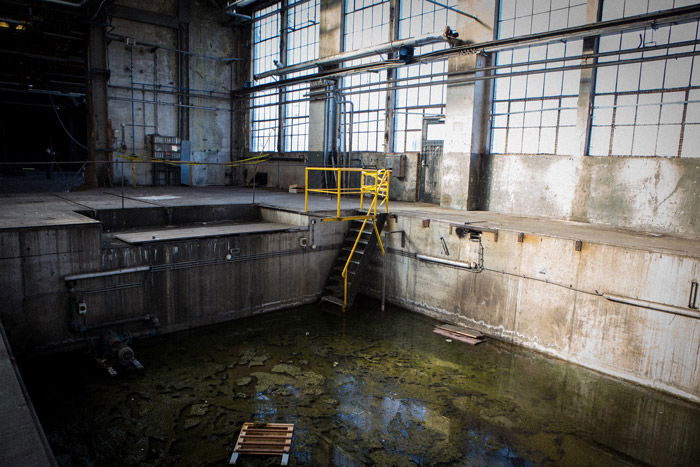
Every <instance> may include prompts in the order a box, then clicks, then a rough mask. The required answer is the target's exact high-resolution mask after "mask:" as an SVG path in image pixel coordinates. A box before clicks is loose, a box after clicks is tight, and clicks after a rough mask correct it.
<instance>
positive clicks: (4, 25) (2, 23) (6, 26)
mask: <svg viewBox="0 0 700 467" xmlns="http://www.w3.org/2000/svg"><path fill="white" fill-rule="evenodd" d="M0 28H3V29H9V28H10V23H8V22H7V21H0Z"/></svg>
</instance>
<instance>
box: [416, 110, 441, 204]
mask: <svg viewBox="0 0 700 467" xmlns="http://www.w3.org/2000/svg"><path fill="white" fill-rule="evenodd" d="M444 128H445V119H444V118H440V117H426V118H424V119H423V136H422V143H421V152H420V164H419V177H418V200H419V201H422V202H424V203H433V204H440V165H441V162H442V148H443V145H444V140H445V138H444V136H443V135H444Z"/></svg>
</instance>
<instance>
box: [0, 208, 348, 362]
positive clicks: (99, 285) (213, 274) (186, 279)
mask: <svg viewBox="0 0 700 467" xmlns="http://www.w3.org/2000/svg"><path fill="white" fill-rule="evenodd" d="M261 219H262V220H264V221H268V222H282V223H287V224H290V225H291V226H296V227H297V228H298V229H299V230H298V231H290V232H277V233H262V234H251V235H237V236H223V237H217V238H207V239H195V240H189V241H188V240H183V241H173V242H163V243H157V244H144V245H128V244H124V243H121V242H113V241H110V240H109V239H108V238H107V237H105V238H103V237H102V231H101V228H100V225H99V224H94V225H90V226H81V227H61V226H55V227H47V228H42V229H25V230H15V231H0V303H3V307H2V309H1V310H0V319H2V322H3V324H4V325H5V329H6V331H7V333H8V336H9V338H10V341H11V342H12V345H13V348H14V349H15V351H16V352H18V353H26V352H35V351H38V350H41V349H45V348H53V347H62V346H65V345H68V344H71V343H80V338H81V335H80V334H79V333H76V332H75V331H74V330H73V329H72V328H71V323H72V322H73V321H74V320H75V319H76V317H77V316H76V314H75V310H74V309H73V308H71V295H70V294H69V286H72V287H74V288H75V289H78V291H76V292H75V294H74V297H76V298H81V299H83V300H84V301H85V302H86V304H87V307H88V313H87V315H86V319H87V325H88V327H91V326H99V325H102V324H105V323H109V322H112V321H115V320H123V319H129V318H137V317H140V316H144V315H146V314H150V315H152V316H155V317H157V318H158V320H159V321H160V329H159V332H171V331H176V330H180V329H185V328H190V327H195V326H202V325H206V324H211V323H215V322H220V321H224V320H230V319H235V318H240V317H244V316H248V315H251V314H254V313H260V312H263V311H269V310H275V309H280V308H285V307H290V306H294V305H299V304H302V303H307V302H311V301H315V300H316V299H318V298H319V296H320V294H321V291H322V287H323V283H324V282H325V279H326V277H327V275H328V271H329V269H330V267H331V263H332V261H333V260H334V259H335V256H336V255H337V249H338V247H339V245H340V244H341V243H342V239H343V237H344V230H345V229H346V228H347V226H346V225H344V224H341V223H332V222H323V223H321V222H318V223H310V222H309V218H308V217H307V216H303V215H300V214H297V213H294V212H288V211H276V210H271V209H261ZM301 238H307V239H309V246H307V247H304V246H302V244H301V243H300V239H301ZM103 242H104V243H103ZM231 250H233V254H232V256H231V257H230V259H229V260H227V259H226V256H227V254H229V253H230V252H231ZM260 255H263V256H262V257H261V256H260ZM135 266H151V268H152V269H151V271H149V272H134V273H129V274H122V275H118V276H110V277H103V278H94V279H84V280H79V281H76V282H75V283H72V284H70V285H69V284H67V283H66V282H65V280H64V277H65V276H67V275H71V274H80V273H89V272H97V271H105V270H113V269H120V268H129V267H135ZM105 289H111V290H105ZM114 328H115V330H120V331H123V330H129V331H131V332H133V333H134V334H136V335H138V334H144V333H149V332H151V331H152V329H153V326H152V325H151V322H150V321H141V322H135V323H131V324H128V325H117V326H114ZM103 329H107V328H103ZM99 332H100V330H96V331H91V332H89V335H95V333H98V335H99Z"/></svg>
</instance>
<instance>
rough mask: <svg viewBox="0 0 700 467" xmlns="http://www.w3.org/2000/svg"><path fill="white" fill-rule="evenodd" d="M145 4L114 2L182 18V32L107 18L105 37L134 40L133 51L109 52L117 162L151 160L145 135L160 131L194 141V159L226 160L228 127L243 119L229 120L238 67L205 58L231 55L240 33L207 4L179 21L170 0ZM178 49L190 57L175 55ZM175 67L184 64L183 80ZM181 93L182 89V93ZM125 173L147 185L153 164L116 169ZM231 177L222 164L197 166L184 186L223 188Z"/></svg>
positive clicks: (117, 48) (117, 45)
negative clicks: (134, 159)
mask: <svg viewBox="0 0 700 467" xmlns="http://www.w3.org/2000/svg"><path fill="white" fill-rule="evenodd" d="M142 3H144V2H140V3H139V2H133V1H127V0H120V1H117V2H116V5H117V6H119V7H122V8H127V10H126V11H136V12H138V11H139V9H144V10H148V11H151V12H154V13H156V14H159V15H164V16H165V17H168V18H171V19H172V20H173V21H174V22H175V23H177V22H178V21H181V22H182V24H184V25H185V27H186V28H187V32H186V33H185V34H183V32H182V31H179V30H178V29H177V28H174V27H171V26H164V25H159V24H149V21H150V22H152V21H153V20H152V19H150V18H149V17H147V16H145V15H138V14H137V13H135V14H134V15H133V17H130V18H129V19H126V18H123V17H117V16H115V17H113V18H112V19H111V26H112V27H111V28H110V31H109V33H110V34H113V35H116V36H119V38H122V37H127V38H129V39H133V40H135V41H136V45H135V46H133V47H132V46H130V45H128V44H127V43H126V42H125V41H124V40H113V41H111V42H110V43H109V46H108V49H107V55H108V62H109V66H110V71H111V74H110V80H109V119H110V120H111V123H112V128H113V130H114V137H113V148H114V150H115V153H114V154H115V157H114V159H115V161H124V159H120V158H119V157H118V156H120V155H126V156H130V155H132V154H135V155H137V156H147V157H150V155H151V149H150V147H149V146H148V139H147V135H149V134H160V135H163V136H176V137H180V138H181V139H184V140H189V141H191V160H194V161H200V162H212V163H222V162H229V161H230V160H232V145H231V133H232V125H234V124H240V123H241V121H242V120H243V118H241V119H234V121H232V119H231V115H232V112H231V110H232V102H231V99H230V95H229V93H230V91H231V90H232V89H233V88H234V87H235V86H236V85H237V83H236V81H237V80H236V79H235V76H236V70H235V67H236V66H238V64H237V63H236V62H232V61H230V62H224V61H222V60H216V59H212V58H207V57H228V58H234V57H235V56H236V54H237V53H238V52H239V50H238V47H237V46H236V44H235V43H236V41H237V39H238V29H236V28H234V27H232V25H231V23H230V18H228V17H227V16H226V15H225V14H224V12H223V10H222V9H221V8H217V7H215V5H213V4H211V3H207V2H191V4H190V5H189V14H188V15H187V17H186V18H181V17H178V2H177V1H175V0H169V1H159V2H145V4H144V5H142ZM129 9H133V10H129ZM121 16H128V15H124V14H122V15H121ZM183 37H184V38H185V39H182V38H183ZM182 41H184V43H181V42H182ZM139 44H153V45H155V46H158V47H151V46H147V45H139ZM183 48H186V49H187V50H188V51H189V52H190V53H191V54H179V53H178V52H176V51H175V50H176V49H183ZM132 61H133V70H132ZM180 62H183V63H186V65H183V66H186V70H187V71H186V76H184V77H183V76H181V74H180V72H179V69H180V67H181V64H180ZM132 82H133V83H135V84H133V88H134V92H133V93H132V89H131V88H132ZM154 90H156V91H157V92H154ZM178 90H182V91H181V92H180V95H178ZM155 101H157V102H158V103H155ZM132 104H133V109H132ZM132 110H133V113H132ZM182 122H184V123H182ZM183 125H184V126H183ZM132 129H133V131H132ZM122 175H123V176H124V177H125V180H126V183H127V184H134V185H150V184H151V183H152V178H151V165H150V164H139V163H133V162H131V161H128V160H127V161H126V163H125V164H123V165H122V164H117V165H116V167H115V169H114V180H115V181H116V182H117V183H119V180H121V177H122ZM230 177H231V173H230V169H229V168H227V167H223V166H213V165H210V166H194V167H193V168H192V172H191V176H190V178H189V180H186V181H187V183H188V184H191V185H223V184H226V183H228V182H229V181H230Z"/></svg>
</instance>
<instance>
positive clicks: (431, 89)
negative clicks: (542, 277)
mask: <svg viewBox="0 0 700 467" xmlns="http://www.w3.org/2000/svg"><path fill="white" fill-rule="evenodd" d="M444 4H446V5H448V6H451V7H457V6H458V2H457V0H445V2H444ZM398 20H399V24H398V26H399V39H409V38H411V37H416V36H421V35H424V34H430V33H441V32H442V31H443V30H444V28H445V26H452V27H454V26H455V25H456V24H457V14H456V13H455V12H454V11H451V10H448V9H446V8H444V7H441V6H437V5H435V4H432V3H428V2H426V1H424V0H404V1H401V2H400V8H399V18H398ZM447 47H448V45H447V44H445V43H438V44H430V45H425V46H422V47H417V48H416V50H415V53H416V55H420V54H424V53H428V52H432V51H435V50H442V49H445V48H447ZM446 72H447V60H439V61H435V62H429V63H425V64H417V65H410V66H407V67H401V68H399V69H398V72H397V78H398V79H399V80H400V81H399V83H400V84H399V86H400V85H401V84H403V83H405V84H411V85H415V84H417V83H420V84H422V86H418V87H412V88H406V89H399V90H397V91H396V97H395V104H394V109H395V116H394V148H393V150H394V151H396V152H405V151H420V150H421V132H422V125H423V117H427V116H437V115H442V114H444V112H445V102H446V92H447V86H446V85H444V84H436V85H430V83H431V82H434V81H441V80H443V79H445V76H444V75H443V74H444V73H446ZM425 75H429V76H428V77H425V78H420V79H417V80H409V81H401V80H402V79H406V78H411V77H418V76H425Z"/></svg>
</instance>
